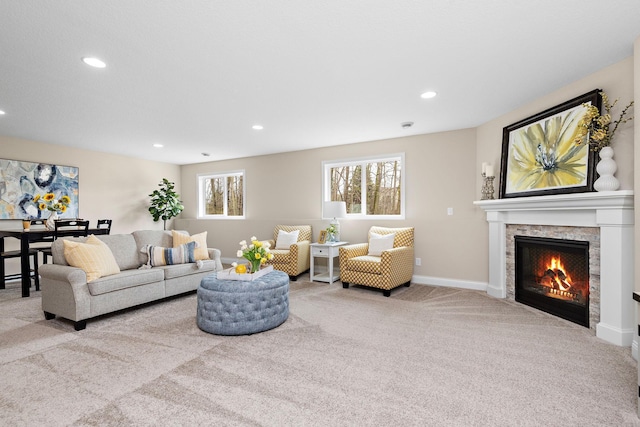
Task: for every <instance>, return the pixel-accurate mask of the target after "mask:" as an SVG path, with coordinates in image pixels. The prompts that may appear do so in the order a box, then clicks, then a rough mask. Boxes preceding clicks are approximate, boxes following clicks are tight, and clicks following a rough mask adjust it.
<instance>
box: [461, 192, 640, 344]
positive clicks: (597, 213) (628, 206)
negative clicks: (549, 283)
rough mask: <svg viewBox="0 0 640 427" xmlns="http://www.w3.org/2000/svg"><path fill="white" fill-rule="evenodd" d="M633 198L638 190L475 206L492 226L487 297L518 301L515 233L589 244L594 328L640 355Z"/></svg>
mask: <svg viewBox="0 0 640 427" xmlns="http://www.w3.org/2000/svg"><path fill="white" fill-rule="evenodd" d="M633 199H634V196H633V191H632V190H618V191H602V192H593V193H572V194H554V195H549V196H531V197H514V198H509V199H495V200H480V201H476V202H473V203H474V205H476V206H478V207H480V208H482V209H483V210H484V211H486V215H487V222H488V223H489V251H488V255H489V282H488V284H487V293H488V294H489V295H492V296H494V297H496V298H509V299H511V298H513V299H515V289H514V287H515V266H514V264H515V262H513V263H512V262H511V261H510V260H511V258H515V247H514V246H515V245H514V240H513V239H510V238H509V236H510V233H511V232H514V231H515V232H514V234H513V236H517V235H529V236H531V235H534V236H536V237H547V238H555V239H568V240H578V241H588V242H589V287H590V289H589V311H590V316H589V317H590V321H589V323H590V329H593V330H594V331H595V334H596V336H597V337H598V338H601V339H603V340H605V341H607V342H610V343H612V344H616V345H619V346H630V345H632V342H633V343H634V347H635V349H636V353H637V343H636V342H634V334H635V333H636V331H637V323H636V321H635V320H636V319H635V305H634V302H633V299H632V298H630V297H629V296H630V295H632V294H633V288H634V263H633V256H634V255H633V253H634V251H633V243H634V235H633V227H634V211H633V205H634V203H633ZM523 231H524V232H523ZM512 266H513V267H512Z"/></svg>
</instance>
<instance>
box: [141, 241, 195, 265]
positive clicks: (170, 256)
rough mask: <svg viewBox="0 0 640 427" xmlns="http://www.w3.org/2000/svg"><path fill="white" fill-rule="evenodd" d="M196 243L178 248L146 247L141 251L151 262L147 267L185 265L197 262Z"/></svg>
mask: <svg viewBox="0 0 640 427" xmlns="http://www.w3.org/2000/svg"><path fill="white" fill-rule="evenodd" d="M196 245H197V243H196V242H189V243H185V244H184V245H180V246H178V247H176V248H165V247H162V246H153V245H146V246H145V247H143V248H142V249H141V250H143V251H145V252H146V253H147V258H148V259H149V262H147V264H146V265H148V266H150V267H156V266H158V265H174V264H185V263H188V262H196V257H195V253H194V251H195V249H196Z"/></svg>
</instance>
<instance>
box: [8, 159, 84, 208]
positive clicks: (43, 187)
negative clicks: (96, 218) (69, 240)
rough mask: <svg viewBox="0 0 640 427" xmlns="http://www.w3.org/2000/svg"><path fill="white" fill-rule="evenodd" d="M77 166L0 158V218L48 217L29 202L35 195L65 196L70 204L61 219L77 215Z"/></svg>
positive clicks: (31, 201) (34, 204)
mask: <svg viewBox="0 0 640 427" xmlns="http://www.w3.org/2000/svg"><path fill="white" fill-rule="evenodd" d="M78 184H79V183H78V168H77V167H74V166H60V165H52V164H46V163H33V162H25V161H21V160H6V159H0V219H38V218H44V219H46V218H48V216H49V214H50V212H48V211H40V210H39V209H38V206H37V204H36V203H34V202H33V198H34V197H35V195H37V194H39V195H41V196H44V195H45V194H46V193H53V194H55V196H56V198H60V197H62V196H64V195H67V196H69V198H70V199H71V203H70V204H69V207H68V208H67V211H66V212H65V213H64V214H62V215H60V217H61V218H77V217H78V188H79V185H78Z"/></svg>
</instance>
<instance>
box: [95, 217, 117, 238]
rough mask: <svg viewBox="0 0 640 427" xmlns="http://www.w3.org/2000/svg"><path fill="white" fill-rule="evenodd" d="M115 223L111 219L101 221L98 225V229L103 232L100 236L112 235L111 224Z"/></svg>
mask: <svg viewBox="0 0 640 427" xmlns="http://www.w3.org/2000/svg"><path fill="white" fill-rule="evenodd" d="M112 222H113V221H112V220H110V219H99V220H98V225H97V226H96V228H97V229H98V230H101V232H100V234H111V223H112Z"/></svg>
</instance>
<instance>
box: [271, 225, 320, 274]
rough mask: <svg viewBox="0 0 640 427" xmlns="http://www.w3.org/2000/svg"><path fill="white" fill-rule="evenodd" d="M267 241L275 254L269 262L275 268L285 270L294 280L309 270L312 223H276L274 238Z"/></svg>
mask: <svg viewBox="0 0 640 427" xmlns="http://www.w3.org/2000/svg"><path fill="white" fill-rule="evenodd" d="M296 231H297V232H298V235H297V236H295V232H296ZM267 241H268V242H269V244H270V245H271V249H270V250H271V253H272V254H273V259H271V260H270V261H268V264H271V265H273V268H275V269H276V270H280V271H284V272H285V273H287V274H288V275H289V278H290V279H291V280H294V281H295V280H297V279H298V276H299V275H300V274H302V273H304V272H305V271H307V270H309V245H310V244H311V226H310V225H276V227H275V228H274V230H273V240H267Z"/></svg>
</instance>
